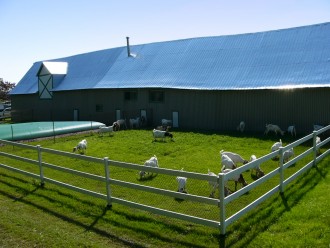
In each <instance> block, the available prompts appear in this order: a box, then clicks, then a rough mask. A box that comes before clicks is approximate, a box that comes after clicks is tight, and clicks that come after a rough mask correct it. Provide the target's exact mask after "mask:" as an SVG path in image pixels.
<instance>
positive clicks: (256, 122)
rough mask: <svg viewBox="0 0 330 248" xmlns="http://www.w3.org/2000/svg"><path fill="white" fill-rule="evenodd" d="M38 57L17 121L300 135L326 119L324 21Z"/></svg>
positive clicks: (328, 56) (18, 91)
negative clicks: (270, 128) (278, 130)
mask: <svg viewBox="0 0 330 248" xmlns="http://www.w3.org/2000/svg"><path fill="white" fill-rule="evenodd" d="M123 43H124V45H123V46H122V47H117V48H111V49H106V50H100V51H94V52H89V53H84V54H78V55H74V56H70V57H65V58H59V59H53V60H47V61H38V62H35V63H34V64H33V65H32V67H31V68H30V69H29V70H28V71H27V73H26V74H25V75H24V77H23V78H22V79H21V80H20V82H19V83H18V84H17V86H16V87H15V88H14V89H13V90H12V91H11V100H12V118H13V121H15V122H27V121H72V120H82V121H84V120H92V121H99V122H103V123H106V124H110V123H112V122H113V121H115V120H116V119H119V118H126V119H129V118H134V117H137V116H146V117H147V120H148V124H149V125H150V126H156V125H159V124H160V120H161V119H162V118H166V119H172V120H173V126H174V127H178V128H185V129H203V130H217V131H233V130H236V127H237V125H238V123H239V122H240V121H241V120H244V121H245V123H246V131H249V132H262V131H264V129H265V124H266V123H273V124H278V125H280V126H281V127H282V128H283V129H286V127H287V126H289V125H295V126H296V129H297V132H298V133H299V132H300V133H307V132H310V131H312V128H313V124H319V125H325V124H329V122H330V111H329V109H330V88H329V87H330V23H321V24H316V25H309V26H302V27H295V28H289V29H281V30H273V31H266V32H258V33H247V34H237V35H226V36H216V37H200V38H191V39H183V40H174V41H165V42H156V43H150V44H141V45H131V44H130V40H129V38H128V37H127V38H126V40H125V39H124V41H123Z"/></svg>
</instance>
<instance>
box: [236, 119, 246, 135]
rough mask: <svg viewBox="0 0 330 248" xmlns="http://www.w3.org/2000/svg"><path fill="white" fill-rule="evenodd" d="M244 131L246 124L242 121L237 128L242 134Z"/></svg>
mask: <svg viewBox="0 0 330 248" xmlns="http://www.w3.org/2000/svg"><path fill="white" fill-rule="evenodd" d="M244 129H245V122H244V121H241V122H240V123H239V124H238V126H237V131H240V132H241V133H243V132H244Z"/></svg>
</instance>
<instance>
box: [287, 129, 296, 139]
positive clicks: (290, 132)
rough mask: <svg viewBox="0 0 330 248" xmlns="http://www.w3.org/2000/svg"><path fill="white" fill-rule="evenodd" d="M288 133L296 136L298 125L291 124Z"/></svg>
mask: <svg viewBox="0 0 330 248" xmlns="http://www.w3.org/2000/svg"><path fill="white" fill-rule="evenodd" d="M288 133H289V134H291V136H292V137H296V135H297V134H296V127H295V126H289V127H288Z"/></svg>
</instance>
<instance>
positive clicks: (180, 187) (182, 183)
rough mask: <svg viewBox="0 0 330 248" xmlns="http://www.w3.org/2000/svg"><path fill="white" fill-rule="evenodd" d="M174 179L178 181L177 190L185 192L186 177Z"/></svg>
mask: <svg viewBox="0 0 330 248" xmlns="http://www.w3.org/2000/svg"><path fill="white" fill-rule="evenodd" d="M176 181H177V182H178V192H181V193H187V191H186V184H187V178H186V177H176Z"/></svg>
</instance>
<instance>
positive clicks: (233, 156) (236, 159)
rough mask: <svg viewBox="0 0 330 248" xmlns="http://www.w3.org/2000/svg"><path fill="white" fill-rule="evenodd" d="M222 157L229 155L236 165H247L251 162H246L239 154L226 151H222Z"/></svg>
mask: <svg viewBox="0 0 330 248" xmlns="http://www.w3.org/2000/svg"><path fill="white" fill-rule="evenodd" d="M222 155H227V156H228V157H229V158H230V159H231V160H232V161H233V162H234V163H235V164H237V163H242V164H247V163H248V162H249V161H247V160H245V159H244V158H242V156H240V155H239V154H237V153H233V152H225V151H223V150H221V151H220V156H222Z"/></svg>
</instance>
